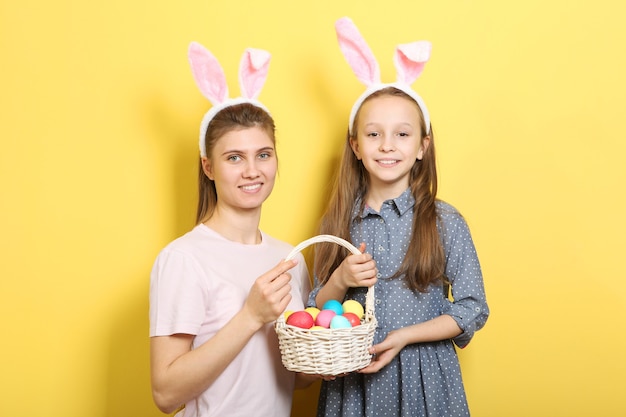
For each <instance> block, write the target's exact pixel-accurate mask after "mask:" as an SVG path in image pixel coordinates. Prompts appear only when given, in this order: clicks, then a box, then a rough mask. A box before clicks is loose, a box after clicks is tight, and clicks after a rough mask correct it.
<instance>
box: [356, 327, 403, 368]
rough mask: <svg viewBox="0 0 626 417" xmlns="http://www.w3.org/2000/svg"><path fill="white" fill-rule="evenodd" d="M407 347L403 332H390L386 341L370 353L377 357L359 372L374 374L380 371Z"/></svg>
mask: <svg viewBox="0 0 626 417" xmlns="http://www.w3.org/2000/svg"><path fill="white" fill-rule="evenodd" d="M406 345H407V341H406V339H405V338H404V336H403V334H402V330H393V331H391V332H389V334H388V335H387V337H386V338H385V340H383V341H382V342H381V343H379V344H377V345H374V346H372V347H371V348H370V353H371V354H373V355H375V356H374V358H373V359H372V362H371V363H370V364H369V365H367V366H366V367H365V368H363V369H361V370H359V371H358V372H360V373H362V374H373V373H376V372H378V371H380V370H381V369H382V368H383V367H384V366H386V365H387V364H388V363H389V362H391V360H392V359H393V358H394V357H395V356H396V355H397V354H398V353H399V352H400V351H401V350H402V348H404V347H405V346H406Z"/></svg>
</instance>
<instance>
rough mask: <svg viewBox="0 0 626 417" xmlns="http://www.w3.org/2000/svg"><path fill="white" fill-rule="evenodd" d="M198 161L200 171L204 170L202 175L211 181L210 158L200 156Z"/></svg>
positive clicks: (212, 179)
mask: <svg viewBox="0 0 626 417" xmlns="http://www.w3.org/2000/svg"><path fill="white" fill-rule="evenodd" d="M200 162H201V163H202V171H204V175H206V176H207V177H208V178H209V179H210V180H211V181H214V178H213V169H212V168H213V167H212V165H211V160H210V159H209V158H207V157H206V156H203V157H201V158H200Z"/></svg>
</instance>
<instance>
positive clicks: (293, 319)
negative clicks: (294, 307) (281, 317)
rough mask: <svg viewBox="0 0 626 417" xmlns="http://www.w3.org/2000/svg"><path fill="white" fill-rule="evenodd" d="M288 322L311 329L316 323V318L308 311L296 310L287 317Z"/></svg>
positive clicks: (291, 324)
mask: <svg viewBox="0 0 626 417" xmlns="http://www.w3.org/2000/svg"><path fill="white" fill-rule="evenodd" d="M287 324H288V325H290V326H295V327H300V328H302V329H310V328H311V327H313V325H314V324H315V320H313V316H311V315H310V314H309V313H308V312H307V311H296V312H294V313H291V314H290V315H289V317H287Z"/></svg>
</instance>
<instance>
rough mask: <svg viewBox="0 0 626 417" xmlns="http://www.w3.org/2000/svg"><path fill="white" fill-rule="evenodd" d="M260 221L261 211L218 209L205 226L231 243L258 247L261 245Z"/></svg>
mask: <svg viewBox="0 0 626 417" xmlns="http://www.w3.org/2000/svg"><path fill="white" fill-rule="evenodd" d="M260 221H261V210H260V209H258V210H252V211H245V212H239V211H237V212H236V211H229V210H220V209H219V208H216V209H215V212H214V213H213V215H212V216H211V217H210V218H209V219H208V220H207V221H205V222H204V224H205V225H206V226H207V227H209V228H211V229H213V230H214V231H216V232H217V233H219V234H220V235H222V236H223V237H224V238H226V239H228V240H230V241H233V242H238V243H243V244H245V245H258V244H259V243H261V232H260V230H259V222H260Z"/></svg>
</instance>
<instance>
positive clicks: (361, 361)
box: [274, 235, 376, 375]
mask: <svg viewBox="0 0 626 417" xmlns="http://www.w3.org/2000/svg"><path fill="white" fill-rule="evenodd" d="M320 242H331V243H337V244H338V245H341V246H343V247H345V248H347V249H348V250H350V252H352V253H353V254H355V255H359V254H361V252H360V251H359V250H358V249H357V248H356V247H354V245H352V244H351V243H350V242H348V241H346V240H344V239H341V238H339V237H336V236H332V235H318V236H315V237H312V238H310V239H308V240H305V241H303V242H302V243H300V244H299V245H297V246H296V247H295V248H293V250H292V251H291V253H290V254H289V255H287V258H286V259H287V260H289V259H292V258H293V257H295V256H296V254H297V253H298V252H300V251H301V250H303V249H304V248H306V247H307V246H310V245H312V244H315V243H320ZM274 328H275V330H276V334H277V335H278V343H279V347H280V353H281V356H282V362H283V365H284V366H285V368H287V369H288V370H290V371H294V372H302V373H305V374H315V375H341V374H345V373H348V372H353V371H356V370H358V369H361V368H364V367H366V366H367V365H369V363H370V362H371V360H372V355H371V354H370V353H369V352H368V350H369V348H370V347H371V346H372V342H373V340H374V331H375V330H376V317H375V316H374V286H371V287H369V288H368V290H367V295H366V298H365V315H364V317H363V320H362V322H361V325H360V326H356V327H351V328H346V329H318V330H310V329H302V328H299V327H295V326H290V325H288V324H286V323H285V317H284V315H281V316H280V317H279V318H278V320H276V323H275V325H274Z"/></svg>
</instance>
